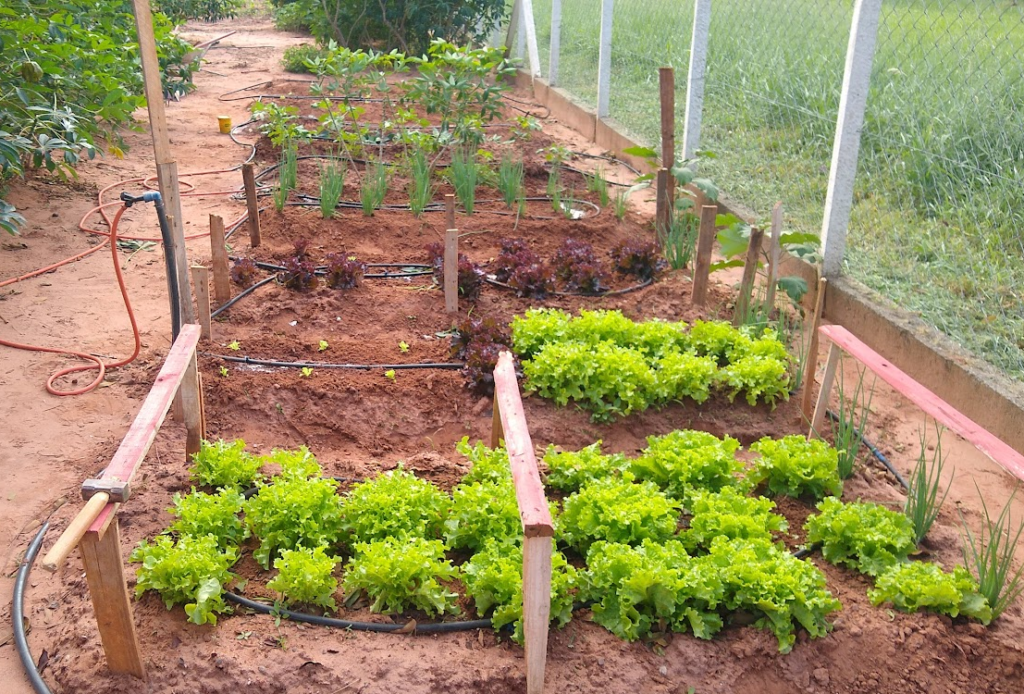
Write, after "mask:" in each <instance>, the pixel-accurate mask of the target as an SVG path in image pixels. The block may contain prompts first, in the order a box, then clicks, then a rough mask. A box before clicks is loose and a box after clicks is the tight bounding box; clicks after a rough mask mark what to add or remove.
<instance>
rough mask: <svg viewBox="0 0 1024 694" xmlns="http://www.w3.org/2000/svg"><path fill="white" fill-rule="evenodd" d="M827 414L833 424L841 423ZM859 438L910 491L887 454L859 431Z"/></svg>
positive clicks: (902, 485) (827, 412)
mask: <svg viewBox="0 0 1024 694" xmlns="http://www.w3.org/2000/svg"><path fill="white" fill-rule="evenodd" d="M825 414H827V415H828V418H829V419H831V420H832V421H833V422H838V421H839V416H838V415H837V414H836V413H835V412H833V411H832V410H825ZM857 438H859V439H860V442H861V443H863V444H864V446H865V447H867V449H868V450H869V451H871V455H873V456H875V459H876V460H877V461H878V462H880V463H881V464H882V465H884V466H885V469H886V470H888V471H889V472H891V473H892V476H893V477H895V478H896V481H897V482H899V483H900V486H901V487H903V489H910V485H909V484H908V483H907V481H906V480H905V479H903V475H901V474H900V472H899V470H897V469H896V468H895V467H893V465H892V463H890V462H889V459H888V458H886V457H885V454H884V453H882V451H880V450H878V448H877V447H876V446H875V445H874V444H873V443H871V442H870V441H868V440H867V438H866V437H865V436H864V434H863V433H861V432H859V431H858V432H857Z"/></svg>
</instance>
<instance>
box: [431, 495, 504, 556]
mask: <svg viewBox="0 0 1024 694" xmlns="http://www.w3.org/2000/svg"><path fill="white" fill-rule="evenodd" d="M522 534H523V526H522V523H521V521H520V520H519V504H518V503H517V502H516V488H515V486H513V484H512V481H511V480H505V481H503V482H473V483H470V484H460V485H457V486H456V487H455V488H454V489H452V505H451V513H450V514H449V516H448V519H447V520H445V521H444V537H445V540H446V541H447V543H448V545H449V546H450V547H452V548H453V549H463V548H465V549H469V550H471V551H478V550H480V549H482V548H483V546H484V545H485V544H486V543H487V541H488V540H496V541H509V540H512V539H518V538H519V537H520V536H522Z"/></svg>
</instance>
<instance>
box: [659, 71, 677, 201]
mask: <svg viewBox="0 0 1024 694" xmlns="http://www.w3.org/2000/svg"><path fill="white" fill-rule="evenodd" d="M658 84H659V87H660V92H661V165H662V167H664V168H666V169H669V173H671V169H672V166H673V165H674V164H675V162H676V71H675V70H674V69H672V68H670V67H662V68H658ZM675 183H676V179H675V176H669V177H668V187H667V188H666V190H665V199H666V200H667V201H668V206H669V209H670V210H671V209H672V205H673V204H675Z"/></svg>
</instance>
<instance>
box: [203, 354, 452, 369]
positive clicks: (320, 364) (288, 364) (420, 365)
mask: <svg viewBox="0 0 1024 694" xmlns="http://www.w3.org/2000/svg"><path fill="white" fill-rule="evenodd" d="M202 355H203V356H204V357H212V358H214V359H221V360H223V361H230V362H234V363H236V364H250V365H252V366H274V367H282V368H293V369H351V370H353V371H372V370H373V369H385V370H391V369H394V370H395V371H411V370H413V369H451V370H455V369H461V368H463V367H464V366H465V364H462V363H460V362H449V361H441V362H417V363H412V364H336V363H334V362H326V361H276V360H274V359H253V358H252V357H236V356H233V355H230V354H214V353H213V352H203V353H202Z"/></svg>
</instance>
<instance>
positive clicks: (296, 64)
mask: <svg viewBox="0 0 1024 694" xmlns="http://www.w3.org/2000/svg"><path fill="white" fill-rule="evenodd" d="M285 10H288V11H287V12H285ZM301 10H302V3H297V2H293V3H289V4H288V5H285V6H284V7H282V8H281V9H280V10H278V11H277V12H275V13H274V16H275V24H277V23H278V18H279V17H281V15H282V14H284V19H285V22H288V23H290V22H292V21H295V19H293V15H296V14H298V21H299V22H301V21H302V20H303V19H305V15H304V13H301ZM278 29H282V30H284V31H288V30H289V29H288V28H287V27H283V26H278ZM326 54H327V52H326V51H325V50H324V49H323V48H320V47H319V46H314V45H312V44H308V43H303V44H300V45H298V46H289V47H288V48H286V49H285V50H284V55H283V56H282V57H281V65H282V66H283V67H284V71H285V72H293V73H296V74H303V73H309V72H311V70H310V69H309V65H307V64H306V63H307V61H314V60H316V59H317V58H323V57H324V56H325V55H326Z"/></svg>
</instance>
